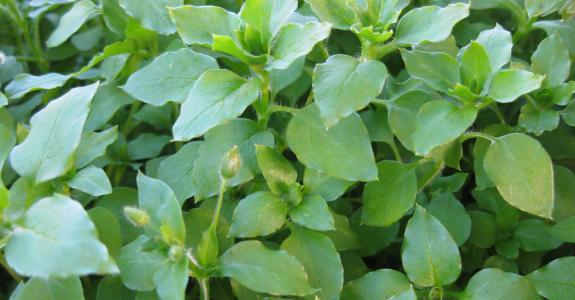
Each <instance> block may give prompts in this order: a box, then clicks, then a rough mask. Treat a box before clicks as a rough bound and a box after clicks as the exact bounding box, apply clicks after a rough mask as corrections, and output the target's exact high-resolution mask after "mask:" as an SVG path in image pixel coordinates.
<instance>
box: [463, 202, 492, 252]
mask: <svg viewBox="0 0 575 300" xmlns="http://www.w3.org/2000/svg"><path fill="white" fill-rule="evenodd" d="M468 214H469V217H470V218H471V233H470V235H469V243H470V244H471V245H474V246H476V247H478V248H481V249H487V248H490V247H492V246H493V244H494V243H495V239H496V234H497V228H495V218H494V217H493V215H492V214H490V213H487V212H483V211H468Z"/></svg>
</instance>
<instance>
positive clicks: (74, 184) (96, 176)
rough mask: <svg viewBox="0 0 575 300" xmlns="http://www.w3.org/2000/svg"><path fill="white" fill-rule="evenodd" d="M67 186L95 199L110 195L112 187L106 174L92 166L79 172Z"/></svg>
mask: <svg viewBox="0 0 575 300" xmlns="http://www.w3.org/2000/svg"><path fill="white" fill-rule="evenodd" d="M68 185H70V187H71V188H73V189H76V190H79V191H82V192H84V193H87V194H90V195H92V196H96V197H97V196H102V195H106V194H110V193H112V185H111V184H110V180H109V179H108V176H107V175H106V172H104V170H102V169H100V168H97V167H94V166H90V167H87V168H85V169H83V170H80V171H79V172H78V173H76V175H74V177H73V178H72V179H71V180H70V181H69V182H68Z"/></svg>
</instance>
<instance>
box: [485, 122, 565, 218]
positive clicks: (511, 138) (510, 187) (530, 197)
mask: <svg viewBox="0 0 575 300" xmlns="http://www.w3.org/2000/svg"><path fill="white" fill-rule="evenodd" d="M483 165H484V168H485V171H486V172H487V175H488V176H489V178H490V179H491V180H492V181H493V182H494V183H495V185H496V186H497V190H498V191H499V193H500V194H501V196H503V199H505V201H507V202H508V203H509V204H511V205H512V206H514V207H516V208H518V209H520V210H522V211H525V212H527V213H530V214H533V215H536V216H540V217H544V218H551V213H552V211H553V197H554V187H553V165H552V163H551V158H549V155H548V154H547V152H546V151H545V149H543V147H542V146H541V144H539V142H537V141H536V140H534V139H533V138H531V137H529V136H527V135H524V134H519V133H512V134H508V135H505V136H503V137H500V138H497V139H496V140H495V141H494V142H493V143H492V144H491V146H489V149H488V150H487V153H486V154H485V161H484V162H483Z"/></svg>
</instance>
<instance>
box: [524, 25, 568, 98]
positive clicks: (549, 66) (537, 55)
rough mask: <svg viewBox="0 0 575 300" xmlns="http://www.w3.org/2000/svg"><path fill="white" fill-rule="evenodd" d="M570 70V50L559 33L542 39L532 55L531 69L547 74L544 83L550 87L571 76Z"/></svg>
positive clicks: (537, 72) (534, 71) (536, 72)
mask: <svg viewBox="0 0 575 300" xmlns="http://www.w3.org/2000/svg"><path fill="white" fill-rule="evenodd" d="M570 70H571V59H570V58H569V50H568V49H567V46H565V43H564V42H563V40H562V39H561V38H560V37H559V36H557V35H552V36H550V37H548V38H546V39H544V40H543V41H541V43H540V44H539V46H538V47H537V50H535V52H534V53H533V56H531V71H533V73H535V74H540V75H545V79H544V84H545V85H546V86H548V87H555V86H558V85H560V84H561V83H563V82H565V80H567V78H569V71H570Z"/></svg>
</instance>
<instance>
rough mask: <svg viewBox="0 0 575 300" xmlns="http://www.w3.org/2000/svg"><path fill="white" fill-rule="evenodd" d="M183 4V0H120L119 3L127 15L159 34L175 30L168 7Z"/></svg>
mask: <svg viewBox="0 0 575 300" xmlns="http://www.w3.org/2000/svg"><path fill="white" fill-rule="evenodd" d="M183 4H184V1H183V0H120V5H121V6H122V8H124V10H125V11H126V13H128V15H130V16H132V17H134V18H135V19H136V20H138V21H139V22H140V24H142V26H143V27H144V28H146V29H150V30H154V31H157V32H159V33H161V34H170V33H174V32H176V27H175V26H174V23H173V22H172V20H171V19H170V15H169V14H168V7H174V6H181V5H183Z"/></svg>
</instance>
